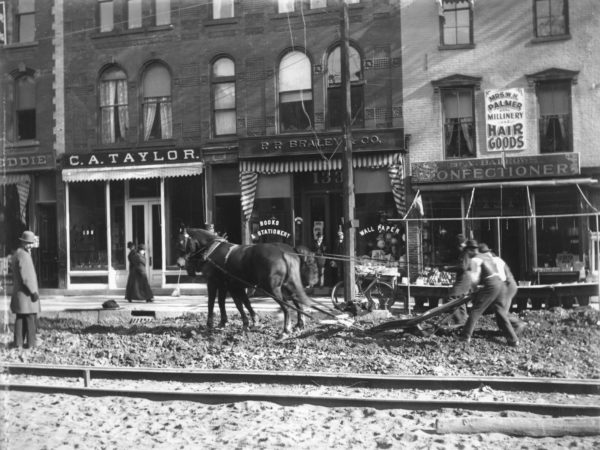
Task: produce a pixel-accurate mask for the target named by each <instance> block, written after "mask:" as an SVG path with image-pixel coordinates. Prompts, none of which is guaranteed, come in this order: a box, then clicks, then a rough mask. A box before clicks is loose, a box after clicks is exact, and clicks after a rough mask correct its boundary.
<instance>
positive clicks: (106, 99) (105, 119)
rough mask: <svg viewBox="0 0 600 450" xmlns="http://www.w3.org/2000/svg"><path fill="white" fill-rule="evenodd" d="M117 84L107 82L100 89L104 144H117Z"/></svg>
mask: <svg viewBox="0 0 600 450" xmlns="http://www.w3.org/2000/svg"><path fill="white" fill-rule="evenodd" d="M116 87H117V86H116V84H115V82H113V81H105V82H103V83H102V85H101V88H100V105H101V107H102V143H103V144H110V143H112V142H115V114H114V109H113V108H112V105H114V99H115V92H116Z"/></svg>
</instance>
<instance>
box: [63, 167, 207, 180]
mask: <svg viewBox="0 0 600 450" xmlns="http://www.w3.org/2000/svg"><path fill="white" fill-rule="evenodd" d="M203 168H204V164H203V163H202V162H193V163H182V164H162V165H150V166H134V167H98V168H93V169H91V168H89V167H88V168H85V169H77V168H68V169H63V170H62V179H63V181H64V182H66V183H76V182H82V181H106V180H108V181H117V180H143V179H147V178H171V177H191V176H194V175H200V174H201V173H202V170H203Z"/></svg>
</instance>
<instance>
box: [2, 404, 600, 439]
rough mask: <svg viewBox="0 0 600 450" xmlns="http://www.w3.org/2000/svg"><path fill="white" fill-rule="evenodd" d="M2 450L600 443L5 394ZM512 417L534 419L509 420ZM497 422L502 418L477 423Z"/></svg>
mask: <svg viewBox="0 0 600 450" xmlns="http://www.w3.org/2000/svg"><path fill="white" fill-rule="evenodd" d="M0 401H1V405H2V411H3V413H2V414H3V415H4V416H5V417H4V420H3V421H2V430H1V431H2V440H1V442H0V445H1V448H2V449H7V450H17V449H19V450H20V449H28V450H29V449H32V450H34V449H53V450H54V449H139V448H144V449H146V448H157V449H188V448H202V449H255V448H256V449H270V448H297V449H312V450H314V449H370V448H384V449H387V448H394V449H444V450H445V449H460V450H468V449H512V450H516V449H562V448H565V449H566V448H569V449H593V448H600V436H597V437H562V438H519V437H510V436H507V435H503V434H498V433H493V434H476V435H456V434H449V435H438V434H436V433H435V421H436V419H438V418H442V419H443V418H456V417H459V416H460V417H463V416H465V415H466V413H464V412H462V411H456V410H443V411H431V412H415V411H405V410H376V409H372V408H333V409H330V408H325V407H318V406H308V405H300V406H296V407H284V406H279V405H275V404H272V403H265V402H241V403H235V404H224V405H204V404H200V403H192V402H182V401H169V402H156V401H151V400H145V399H128V398H119V397H105V398H83V397H76V396H68V395H63V394H51V395H47V394H34V393H22V392H2V393H0ZM506 414H508V415H509V416H519V417H520V416H523V417H524V420H526V417H527V415H526V414H520V413H519V414H516V413H514V414H513V413H505V414H504V415H506ZM475 415H478V416H486V417H494V416H496V417H497V416H498V415H499V414H496V415H494V413H476V414H475Z"/></svg>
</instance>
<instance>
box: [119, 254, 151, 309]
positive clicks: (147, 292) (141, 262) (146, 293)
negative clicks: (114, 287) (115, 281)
mask: <svg viewBox="0 0 600 450" xmlns="http://www.w3.org/2000/svg"><path fill="white" fill-rule="evenodd" d="M128 258H129V277H128V279H127V287H126V289H125V298H126V299H127V301H128V302H131V301H132V300H146V302H153V301H154V294H153V293H152V288H150V283H149V282H148V275H147V274H146V246H145V245H144V244H139V245H138V246H137V250H135V249H132V250H131V251H130V252H129V256H128Z"/></svg>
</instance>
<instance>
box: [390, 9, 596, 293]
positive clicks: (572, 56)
mask: <svg viewBox="0 0 600 450" xmlns="http://www.w3.org/2000/svg"><path fill="white" fill-rule="evenodd" d="M599 20H600V3H598V2H589V1H573V0H532V1H521V0H507V1H501V2H500V1H496V0H477V1H473V0H464V1H463V0H439V1H434V0H431V1H423V2H421V1H419V2H415V1H409V0H402V1H401V29H402V44H403V54H402V59H403V99H404V103H403V105H404V112H405V114H404V118H405V119H404V125H405V133H406V134H407V135H409V136H410V145H409V148H408V150H409V152H410V163H411V164H410V165H411V184H412V194H413V195H416V194H419V195H420V198H421V200H422V202H423V206H424V219H425V220H424V221H415V222H412V224H413V227H411V228H413V229H411V230H410V231H411V234H412V236H414V239H413V240H412V242H413V243H414V244H415V245H414V248H412V252H411V253H412V258H411V260H412V261H413V263H414V267H415V268H416V269H418V268H422V267H424V266H427V265H433V264H445V263H447V262H448V261H450V260H451V259H452V258H453V257H454V256H455V255H456V235H457V234H458V233H464V234H465V235H467V237H473V238H476V239H478V240H480V241H483V242H486V243H487V244H488V245H489V246H490V247H491V248H493V249H495V250H496V251H497V252H499V253H501V255H502V257H503V258H504V259H505V260H506V261H507V262H508V263H509V265H510V266H511V267H512V268H513V272H515V275H516V276H518V277H519V279H521V280H532V279H533V280H534V281H535V277H536V274H537V276H538V277H539V274H542V275H543V273H544V272H560V271H563V270H564V271H565V272H574V271H579V273H578V274H577V275H575V279H577V278H579V279H581V278H582V277H585V276H586V273H585V271H588V272H589V271H594V270H596V271H597V270H598V268H597V261H598V241H597V236H598V223H597V221H598V217H597V214H596V215H594V213H597V211H598V209H600V197H599V192H600V191H599V190H598V183H597V181H598V178H599V175H600V154H599V153H598V149H597V144H596V143H597V142H598V140H599V139H600V129H599V128H598V127H597V125H596V124H595V118H596V117H598V116H599V114H600V78H599V74H600V61H598V58H595V57H594V56H593V55H598V54H599V53H600V37H599V36H598V25H599ZM450 218H454V219H458V220H449V219H450ZM447 219H448V220H447ZM567 266H568V267H567ZM582 266H583V271H581V268H582ZM537 281H539V278H538V280H537Z"/></svg>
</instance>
